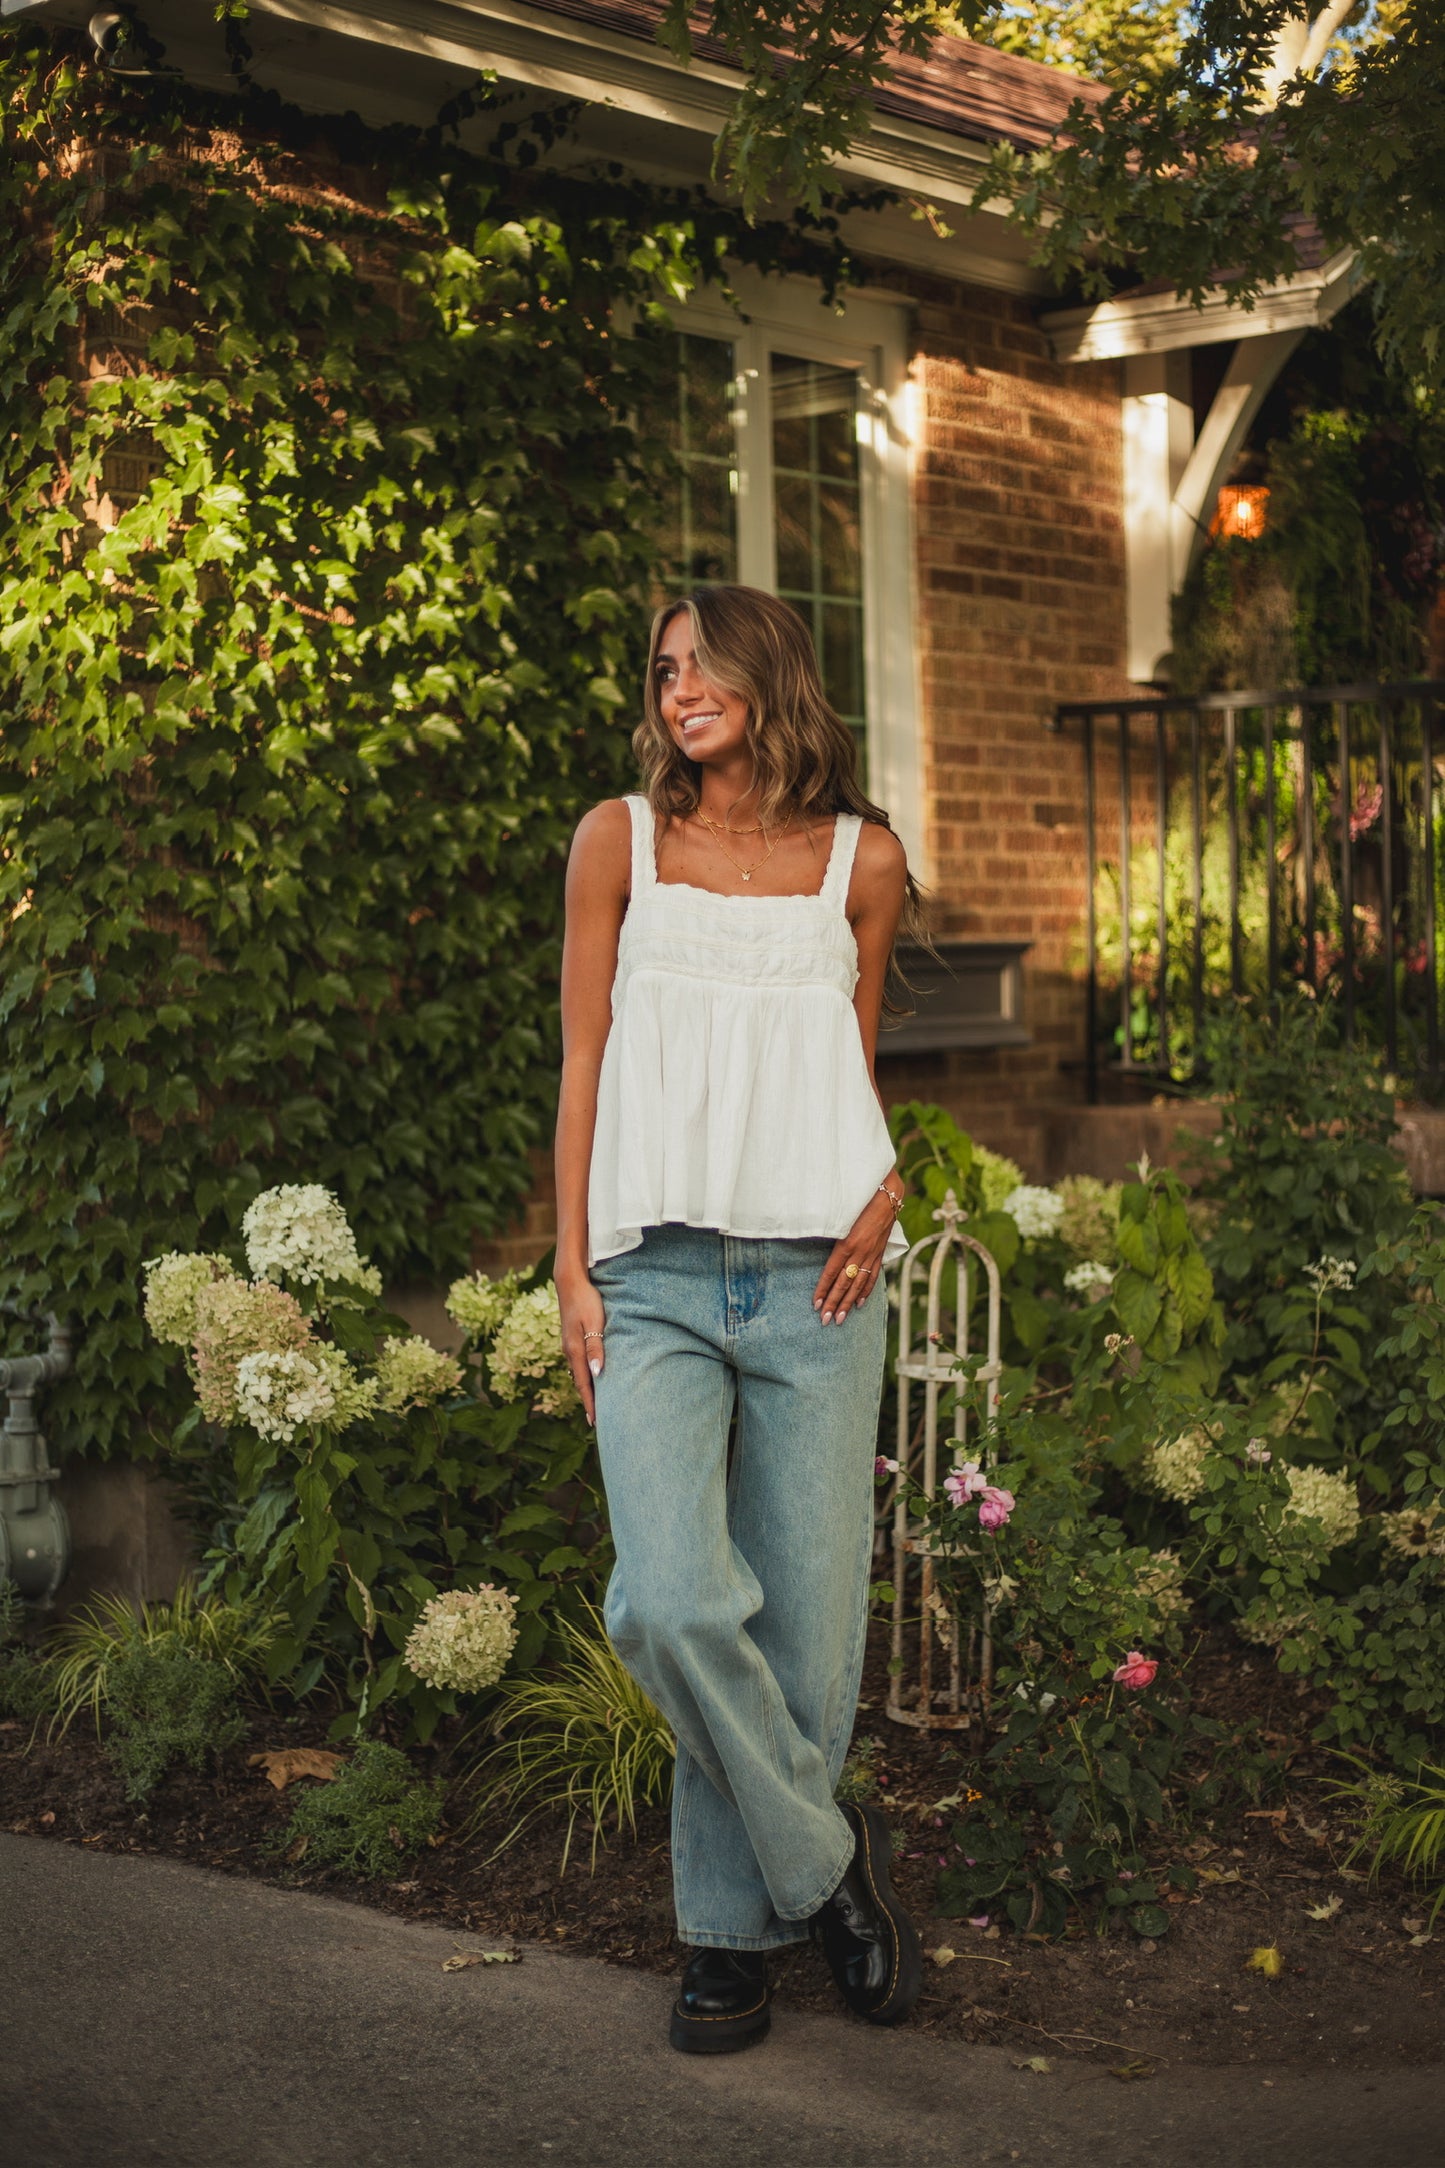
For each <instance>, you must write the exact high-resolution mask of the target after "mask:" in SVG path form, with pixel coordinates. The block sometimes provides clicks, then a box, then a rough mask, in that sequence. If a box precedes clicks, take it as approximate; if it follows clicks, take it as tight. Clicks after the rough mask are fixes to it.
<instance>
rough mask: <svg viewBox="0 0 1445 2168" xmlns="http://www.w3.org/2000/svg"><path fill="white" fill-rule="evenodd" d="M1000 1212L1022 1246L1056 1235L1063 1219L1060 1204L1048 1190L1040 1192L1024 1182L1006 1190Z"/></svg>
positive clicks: (1058, 1198)
mask: <svg viewBox="0 0 1445 2168" xmlns="http://www.w3.org/2000/svg"><path fill="white" fill-rule="evenodd" d="M1003 1209H1004V1211H1005V1212H1007V1214H1008V1216H1009V1218H1010V1219H1011V1220H1012V1221H1013V1223H1014V1225H1015V1226H1016V1227H1017V1228H1018V1231H1019V1233H1020V1234H1021V1235H1022V1236H1023V1238H1024V1240H1025V1242H1037V1241H1039V1240H1040V1239H1041V1238H1042V1237H1043V1236H1045V1235H1053V1234H1057V1233H1058V1231H1059V1226H1060V1223H1061V1222H1062V1220H1063V1217H1064V1200H1063V1198H1062V1197H1059V1196H1056V1195H1055V1193H1054V1191H1053V1190H1051V1189H1040V1188H1038V1187H1037V1186H1036V1185H1035V1184H1033V1183H1029V1182H1024V1183H1021V1184H1020V1185H1019V1187H1018V1188H1017V1189H1014V1190H1010V1192H1009V1194H1008V1195H1007V1197H1005V1198H1004V1201H1003Z"/></svg>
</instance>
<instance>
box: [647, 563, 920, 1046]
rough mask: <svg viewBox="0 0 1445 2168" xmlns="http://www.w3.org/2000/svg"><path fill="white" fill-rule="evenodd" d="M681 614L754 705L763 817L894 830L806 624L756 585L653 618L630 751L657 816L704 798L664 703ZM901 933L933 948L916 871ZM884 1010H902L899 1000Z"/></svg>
mask: <svg viewBox="0 0 1445 2168" xmlns="http://www.w3.org/2000/svg"><path fill="white" fill-rule="evenodd" d="M684 611H685V612H686V614H687V616H688V617H689V618H690V620H691V622H692V645H693V652H694V654H695V655H696V657H697V663H698V668H699V669H700V670H701V671H702V673H703V675H704V676H705V677H706V678H708V679H709V680H710V681H711V683H712V684H714V685H717V686H720V687H721V688H722V690H723V691H724V692H729V693H732V694H733V695H734V696H735V697H736V698H737V699H739V700H743V701H745V702H746V703H747V710H748V720H747V745H748V751H749V752H750V753H751V755H752V760H753V773H754V775H755V776H756V778H757V791H758V798H757V806H756V809H755V812H756V818H757V819H758V820H759V821H761V822H762V823H763V825H764V826H765V827H771V826H773V825H774V824H776V823H779V822H781V821H784V820H786V819H787V818H788V817H789V815H793V816H795V817H796V818H797V819H798V820H800V821H802V822H803V823H805V824H806V823H809V822H812V821H815V820H822V819H826V818H827V817H828V816H829V815H831V814H835V813H856V814H858V815H859V816H860V817H861V818H862V819H863V820H865V821H874V822H876V823H877V825H878V826H879V827H880V828H888V829H890V830H891V826H892V824H891V822H890V821H889V818H888V815H887V814H886V813H885V812H884V810H883V808H882V806H880V805H875V804H874V803H873V801H872V799H871V798H869V797H867V796H866V795H865V793H864V791H863V787H862V785H861V784H860V783H859V781H858V748H857V745H856V743H855V742H854V738H853V734H852V732H851V731H850V730H849V728H848V725H847V724H846V723H845V722H844V721H843V719H842V717H841V716H840V715H839V714H838V713H837V711H836V710H835V709H834V708H832V707H831V706H830V705H829V702H828V696H827V694H826V693H825V692H824V691H823V681H822V679H821V678H820V676H819V675H818V659H817V656H816V654H815V653H814V650H813V641H812V636H811V634H810V633H809V631H808V628H807V626H806V625H805V624H804V623H803V620H802V618H801V617H800V616H799V615H798V613H797V611H796V610H794V609H793V608H791V607H790V605H789V604H788V603H786V602H780V601H779V600H778V598H777V596H776V595H769V594H765V593H764V592H763V590H762V589H761V588H759V587H698V588H694V589H693V591H692V593H691V594H688V595H679V596H677V597H676V598H675V599H674V600H672V601H670V602H664V603H663V605H662V607H661V609H660V610H658V612H657V614H656V616H655V617H654V618H653V620H652V638H651V640H650V641H649V643H648V649H647V676H646V679H645V680H644V683H643V688H642V721H641V722H640V723H639V724H638V726H637V728H636V730H635V731H634V732H633V734H632V750H633V752H634V753H635V755H636V756H637V764H638V767H639V768H640V769H641V771H642V784H643V789H644V790H645V791H646V793H647V798H648V802H649V804H650V805H651V807H652V810H653V812H654V813H662V814H674V813H675V814H677V815H679V817H681V818H684V819H685V818H686V817H687V815H688V814H690V813H695V812H696V811H697V809H698V805H699V803H700V800H701V788H702V769H701V768H700V766H699V765H698V763H697V762H696V761H695V760H689V759H688V757H687V755H686V753H684V751H683V750H682V747H681V746H680V745H679V744H678V743H677V742H676V740H675V739H674V737H673V735H672V733H671V731H670V730H669V729H668V727H667V725H666V724H665V723H664V721H663V719H662V704H661V701H660V699H659V697H658V682H657V652H658V649H659V647H660V646H661V644H662V638H663V634H664V633H665V632H666V631H667V628H668V626H669V625H670V624H671V623H672V621H673V619H674V618H675V617H678V616H680V615H681V614H682V613H683V612H684ZM750 810H751V809H750ZM898 932H899V938H900V939H902V940H905V941H911V942H916V943H918V944H919V945H920V946H921V947H923V948H926V949H930V950H931V949H932V947H933V942H932V939H931V938H930V935H929V932H928V927H927V923H926V921H925V919H924V915H923V891H922V890H921V889H920V887H919V885H918V883H917V881H915V880H914V878H913V875H912V874H911V873H910V874H909V875H908V876H907V893H906V895H905V897H904V904H903V915H902V918H901V920H900V922H899V928H898ZM895 970H896V966H895ZM886 1006H887V1008H888V1009H889V1011H890V1013H899V1012H898V1011H897V1008H896V1005H895V1004H894V1003H893V1002H891V1001H889V1002H887V1003H886Z"/></svg>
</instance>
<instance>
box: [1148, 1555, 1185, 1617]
mask: <svg viewBox="0 0 1445 2168" xmlns="http://www.w3.org/2000/svg"><path fill="white" fill-rule="evenodd" d="M1139 1593H1140V1595H1141V1596H1143V1597H1144V1598H1145V1599H1146V1601H1147V1602H1148V1603H1149V1604H1151V1605H1152V1607H1153V1611H1154V1616H1155V1618H1156V1619H1157V1620H1158V1621H1159V1624H1160V1625H1161V1626H1168V1625H1169V1624H1171V1622H1172V1621H1173V1620H1174V1619H1176V1618H1181V1617H1182V1616H1183V1615H1184V1613H1185V1612H1186V1611H1187V1610H1188V1609H1189V1598H1188V1596H1187V1595H1186V1593H1185V1589H1184V1561H1183V1560H1182V1559H1181V1558H1180V1557H1179V1556H1178V1554H1177V1552H1174V1551H1155V1552H1154V1554H1153V1556H1152V1558H1151V1560H1150V1563H1149V1564H1148V1565H1147V1566H1146V1567H1145V1568H1144V1571H1143V1572H1142V1573H1141V1574H1140V1576H1139Z"/></svg>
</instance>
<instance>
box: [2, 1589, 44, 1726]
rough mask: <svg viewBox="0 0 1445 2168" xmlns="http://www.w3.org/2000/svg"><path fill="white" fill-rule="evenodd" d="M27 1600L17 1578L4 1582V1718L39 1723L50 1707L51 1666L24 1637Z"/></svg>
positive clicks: (24, 1722) (23, 1722) (25, 1722)
mask: <svg viewBox="0 0 1445 2168" xmlns="http://www.w3.org/2000/svg"><path fill="white" fill-rule="evenodd" d="M24 1622H25V1603H24V1598H23V1597H22V1596H21V1594H20V1591H19V1589H18V1588H17V1587H16V1586H15V1583H14V1582H13V1581H0V1717H18V1718H19V1720H20V1722H21V1723H22V1724H34V1723H38V1722H39V1720H40V1718H41V1717H43V1716H44V1715H45V1714H46V1713H47V1711H48V1710H49V1707H50V1693H51V1679H50V1672H49V1669H48V1667H47V1666H46V1664H45V1662H44V1661H43V1659H42V1658H40V1657H39V1656H37V1655H36V1654H35V1652H34V1650H33V1649H31V1648H29V1647H27V1645H26V1642H25V1638H24Z"/></svg>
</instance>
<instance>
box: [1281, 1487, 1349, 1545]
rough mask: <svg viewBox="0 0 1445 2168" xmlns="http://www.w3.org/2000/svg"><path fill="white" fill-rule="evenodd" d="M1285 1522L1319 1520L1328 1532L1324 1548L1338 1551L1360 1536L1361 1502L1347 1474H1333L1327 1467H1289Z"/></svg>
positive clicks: (1326, 1532)
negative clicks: (1358, 1534)
mask: <svg viewBox="0 0 1445 2168" xmlns="http://www.w3.org/2000/svg"><path fill="white" fill-rule="evenodd" d="M1286 1473H1287V1475H1288V1477H1289V1498H1288V1500H1287V1502H1286V1504H1285V1509H1284V1518H1285V1520H1286V1522H1289V1521H1300V1520H1305V1519H1309V1520H1312V1521H1318V1522H1319V1523H1320V1525H1321V1526H1322V1527H1323V1529H1324V1532H1325V1548H1326V1549H1327V1550H1331V1551H1336V1550H1338V1549H1339V1547H1340V1545H1341V1544H1342V1543H1348V1542H1350V1541H1351V1539H1352V1538H1353V1537H1354V1536H1355V1535H1356V1534H1357V1533H1358V1531H1359V1526H1360V1501H1359V1499H1358V1498H1357V1497H1356V1495H1355V1486H1354V1484H1353V1483H1352V1482H1351V1481H1350V1479H1349V1477H1348V1476H1347V1475H1333V1474H1331V1473H1330V1471H1329V1469H1327V1468H1290V1469H1288V1470H1286Z"/></svg>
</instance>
